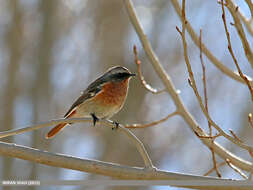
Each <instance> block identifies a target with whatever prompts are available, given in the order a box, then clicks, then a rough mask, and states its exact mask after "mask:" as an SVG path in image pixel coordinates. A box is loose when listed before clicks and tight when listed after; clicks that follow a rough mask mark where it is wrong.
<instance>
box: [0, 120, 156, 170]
mask: <svg viewBox="0 0 253 190" xmlns="http://www.w3.org/2000/svg"><path fill="white" fill-rule="evenodd" d="M81 122H88V123H92V122H93V120H92V119H91V118H71V119H57V120H52V121H48V122H43V123H40V124H37V125H33V126H30V127H25V128H21V129H16V130H10V131H6V132H0V138H4V137H8V136H13V135H18V134H22V133H25V132H29V131H33V130H37V129H41V128H43V127H48V126H52V125H57V124H60V123H81ZM97 124H98V125H103V126H107V127H110V128H114V127H115V124H114V123H113V122H112V121H110V120H106V119H100V120H99V121H98V122H97ZM117 130H119V131H120V132H122V133H124V134H126V135H127V136H128V137H129V139H131V141H132V142H133V144H134V145H135V146H136V148H137V149H138V151H139V153H140V154H141V156H142V158H143V161H144V164H145V167H147V168H153V169H155V168H154V166H153V164H152V161H151V159H150V158H149V155H148V153H147V151H146V149H145V147H144V145H143V144H142V142H141V141H140V140H139V139H138V138H137V137H136V136H135V135H134V134H133V133H132V132H131V131H130V130H129V129H126V128H125V127H124V126H123V125H121V124H119V126H118V129H117Z"/></svg>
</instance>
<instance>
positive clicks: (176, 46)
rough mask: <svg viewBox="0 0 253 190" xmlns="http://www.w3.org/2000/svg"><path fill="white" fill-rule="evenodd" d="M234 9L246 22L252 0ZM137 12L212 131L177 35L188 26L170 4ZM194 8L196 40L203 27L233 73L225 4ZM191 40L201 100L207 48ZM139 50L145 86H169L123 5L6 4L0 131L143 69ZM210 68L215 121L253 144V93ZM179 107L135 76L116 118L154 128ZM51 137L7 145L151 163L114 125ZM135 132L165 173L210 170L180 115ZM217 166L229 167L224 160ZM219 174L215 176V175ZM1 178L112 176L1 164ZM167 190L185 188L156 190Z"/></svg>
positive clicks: (50, 114)
mask: <svg viewBox="0 0 253 190" xmlns="http://www.w3.org/2000/svg"><path fill="white" fill-rule="evenodd" d="M236 3H238V5H239V7H240V9H241V10H242V11H243V12H244V13H245V15H247V16H249V15H250V14H249V10H248V8H247V6H246V4H245V3H244V1H236ZM134 6H135V8H136V11H137V14H138V16H139V19H140V21H141V24H142V26H143V27H144V30H145V32H146V34H147V36H148V39H149V40H150V42H151V44H152V47H153V49H154V51H155V52H156V53H157V55H158V57H159V59H160V61H161V63H162V65H163V66H164V68H165V69H166V71H167V72H168V74H169V75H170V76H171V78H172V81H173V82H174V84H175V86H176V88H177V89H178V90H180V91H181V94H180V96H181V98H182V99H183V101H184V103H185V105H186V107H187V108H188V109H189V111H190V112H191V114H192V115H193V116H194V117H195V119H196V120H197V121H198V122H199V124H200V126H201V127H202V128H203V129H205V130H206V131H207V130H208V127H207V122H206V120H205V118H204V116H203V114H202V113H201V110H200V109H199V105H198V103H197V101H196V97H195V96H194V94H193V91H192V89H191V88H190V87H189V85H188V82H187V79H188V73H187V72H186V66H185V63H184V57H183V48H182V42H181V38H180V35H179V34H178V33H177V31H176V28H175V27H176V26H179V27H181V23H180V20H179V18H178V16H177V14H176V12H175V10H174V8H173V6H172V4H171V2H170V1H169V0H148V1H146V0H135V1H134ZM186 7H187V10H186V15H187V18H188V20H189V22H190V23H191V24H192V26H193V28H194V29H195V30H196V32H197V33H198V34H199V30H200V29H201V28H202V30H203V36H202V39H203V42H204V43H205V44H206V45H207V47H208V48H209V49H210V50H211V51H212V52H213V54H214V55H215V56H216V57H217V58H218V59H219V60H221V61H222V62H223V63H224V64H225V65H226V66H227V67H229V68H230V69H232V70H235V66H234V64H233V62H232V59H231V57H230V55H229V52H228V50H227V41H226V38H225V32H224V27H223V23H222V19H221V7H220V5H219V4H218V3H217V1H201V0H192V1H187V4H186ZM227 19H228V21H227V22H228V23H230V22H232V20H231V16H230V14H229V12H227ZM228 27H229V30H230V34H231V39H232V46H233V49H234V51H235V54H236V56H237V59H238V61H239V64H240V66H241V68H242V70H243V71H244V72H245V74H248V75H249V76H251V77H252V76H253V75H252V72H251V68H250V65H249V63H248V62H247V60H246V58H245V55H244V51H243V48H242V45H241V42H240V39H239V38H238V36H237V32H236V30H235V28H234V27H233V26H231V25H229V26H228ZM246 33H247V32H246ZM247 37H248V39H249V42H250V44H251V42H252V37H251V36H250V35H249V34H248V33H247ZM187 42H188V48H189V57H190V61H191V64H192V67H193V70H194V73H195V77H196V80H197V82H198V87H199V91H200V93H201V94H203V93H202V92H203V88H202V81H201V77H202V70H201V65H200V60H199V49H198V48H197V47H196V46H195V44H194V43H193V42H192V40H191V39H190V37H189V36H188V35H187ZM134 44H136V45H137V48H138V50H139V55H140V59H141V61H142V70H143V75H144V76H145V78H146V80H147V81H148V82H149V83H150V84H151V85H152V86H153V87H156V88H158V89H162V88H163V85H162V83H161V81H160V80H159V78H158V77H157V75H156V73H155V72H154V71H153V68H152V66H151V64H150V63H149V60H148V59H147V57H146V55H145V53H144V52H143V49H142V47H141V45H140V42H139V40H138V38H137V35H136V33H135V31H134V29H133V26H132V25H131V23H130V21H129V19H128V15H127V12H126V10H125V8H124V4H123V1H119V0H107V1H103V0H96V1H88V0H53V1H52V0H11V1H10V0H0V89H1V90H0V107H1V109H0V121H1V127H0V131H5V130H10V129H16V128H20V127H24V126H29V125H31V124H34V123H38V122H42V121H48V120H51V119H56V118H61V117H63V115H64V114H65V112H66V111H67V110H68V109H69V107H70V106H71V104H72V103H73V101H74V100H75V99H76V98H77V97H78V96H79V95H80V92H81V91H83V90H84V89H85V88H86V87H87V86H88V84H89V83H90V82H92V81H93V80H94V79H95V78H97V77H98V76H99V75H101V74H102V73H103V72H104V71H105V70H107V69H108V68H109V67H111V66H115V65H122V66H125V67H127V68H129V69H130V70H131V71H132V72H137V70H136V66H135V64H134V57H133V52H132V48H133V45H134ZM204 62H205V64H206V70H207V73H206V74H207V90H208V97H209V112H210V114H211V116H212V117H213V119H214V120H215V121H216V122H217V123H218V124H219V125H220V126H221V127H222V128H223V129H224V130H225V131H227V132H228V129H233V131H234V132H235V133H236V134H237V135H238V136H240V137H241V138H242V139H244V140H245V142H246V143H248V144H251V145H253V139H252V138H251V137H252V135H253V129H252V128H250V126H249V125H248V122H247V114H248V113H249V112H250V111H253V110H252V102H251V101H250V96H249V91H248V89H247V87H246V86H245V85H242V84H240V83H238V82H236V81H234V80H232V79H230V78H229V77H227V76H225V75H224V74H222V73H221V72H220V71H219V70H217V69H216V68H215V67H214V66H213V65H212V63H210V62H209V61H208V60H207V59H206V57H205V56H204ZM174 110H175V106H174V104H173V102H172V100H171V98H170V97H169V95H168V94H167V93H163V94H159V95H153V94H151V93H149V92H147V91H146V90H145V89H144V88H143V86H142V85H141V83H140V81H139V80H138V79H137V78H135V79H132V80H131V82H130V90H129V95H128V98H127V101H126V104H125V106H124V108H123V109H122V110H121V111H120V112H119V113H118V114H117V115H116V116H115V117H113V119H114V120H116V121H118V122H120V123H122V124H126V123H128V124H131V123H148V122H151V121H154V120H158V119H161V118H163V117H165V116H166V115H167V114H169V113H171V112H173V111H174ZM48 130H49V128H44V129H41V130H37V131H34V132H28V133H25V134H21V135H17V136H14V137H11V138H5V139H3V140H4V141H6V142H14V143H17V144H21V145H25V146H29V147H34V148H37V149H41V150H46V151H50V152H55V153H62V154H68V155H72V156H76V157H80V158H89V159H97V160H102V161H106V162H115V163H119V164H123V165H129V166H139V167H142V166H143V161H142V158H141V157H140V155H139V153H138V152H137V150H136V148H135V147H134V146H133V145H132V144H131V142H129V139H128V138H127V137H126V136H123V135H121V134H120V133H118V132H115V131H112V130H110V129H109V128H107V127H96V128H94V127H90V126H89V124H75V125H73V126H72V127H71V128H70V127H69V128H65V130H63V131H62V132H61V133H59V135H57V136H56V137H55V138H53V139H52V140H46V139H45V138H44V136H45V133H46V132H47V131H48ZM133 132H134V133H135V134H136V136H137V137H138V138H139V139H140V140H141V141H142V142H143V143H144V145H145V147H146V149H147V151H148V153H149V154H150V157H151V159H152V160H153V163H154V165H155V166H156V167H157V168H159V169H163V170H168V171H171V172H180V173H188V174H194V175H203V174H204V173H205V172H206V171H208V170H209V169H210V168H212V157H211V153H210V151H209V149H208V148H207V147H206V146H204V145H203V144H202V143H201V142H200V140H199V139H198V138H197V137H196V136H195V135H194V133H193V132H192V131H191V130H190V128H189V127H188V126H187V124H186V123H185V122H184V121H183V120H182V119H181V118H180V117H178V116H175V117H173V118H171V119H169V120H168V121H167V122H164V123H162V124H159V125H158V126H155V127H151V128H146V129H138V130H137V129H136V130H133ZM217 141H218V142H220V143H221V144H222V145H223V146H224V147H226V148H228V149H229V150H230V151H232V152H234V153H236V154H238V155H239V156H240V157H242V158H244V159H247V160H249V157H248V154H247V152H244V151H241V150H240V149H238V148H237V147H235V146H233V145H231V143H229V142H227V141H224V140H223V139H222V138H221V139H218V140H217ZM217 161H218V162H221V161H222V160H220V159H219V158H218V157H217ZM220 172H221V174H222V176H223V177H226V178H235V179H241V177H240V176H239V175H238V174H236V173H235V172H234V171H233V170H231V169H230V168H229V167H227V166H224V167H222V168H220ZM211 175H213V176H215V173H212V174H211ZM0 179H5V180H8V179H17V180H40V179H43V180H46V179H56V180H57V179H66V180H71V179H73V180H80V179H108V178H107V177H103V176H97V175H93V174H87V173H83V172H78V171H72V170H67V169H60V168H54V167H49V166H45V165H40V164H35V163H31V162H27V161H24V160H19V159H14V158H7V157H0ZM30 188H31V189H34V190H37V189H38V190H40V189H43V187H30ZM131 188H132V189H144V187H135V188H133V187H131ZM165 188H166V189H177V188H170V187H169V188H168V187H149V189H165ZM6 189H15V188H14V187H10V188H6ZM19 189H22V188H19ZM23 189H28V187H24V188H23ZM47 189H54V187H48V188H47ZM61 189H79V188H78V187H61ZM80 189H83V188H82V187H80ZM90 189H94V190H96V189H119V188H118V187H114V188H105V187H104V188H103V187H93V188H90ZM120 189H128V188H127V187H121V188H120ZM145 189H147V188H146V187H145Z"/></svg>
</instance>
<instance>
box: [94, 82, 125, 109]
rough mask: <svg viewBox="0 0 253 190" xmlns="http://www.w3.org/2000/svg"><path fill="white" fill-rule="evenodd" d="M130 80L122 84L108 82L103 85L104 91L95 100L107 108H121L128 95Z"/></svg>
mask: <svg viewBox="0 0 253 190" xmlns="http://www.w3.org/2000/svg"><path fill="white" fill-rule="evenodd" d="M128 81H129V79H126V80H123V81H122V82H108V83H106V84H104V85H103V88H102V90H101V91H100V92H99V93H98V94H97V96H96V97H95V98H94V99H96V101H100V102H101V103H102V104H104V105H105V106H107V105H108V106H116V105H117V106H119V107H120V106H121V105H122V104H123V103H124V101H125V97H126V95H127V90H128Z"/></svg>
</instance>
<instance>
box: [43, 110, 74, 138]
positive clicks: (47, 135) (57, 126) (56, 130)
mask: <svg viewBox="0 0 253 190" xmlns="http://www.w3.org/2000/svg"><path fill="white" fill-rule="evenodd" d="M75 113H76V109H74V110H72V111H71V112H70V113H69V114H68V115H67V116H66V117H65V118H71V117H73V116H74V115H75ZM66 125H68V123H60V124H58V125H56V126H55V127H54V128H53V129H51V130H50V131H49V132H48V133H47V134H46V139H49V138H52V137H54V136H55V135H56V134H57V133H58V132H59V131H60V130H62V129H63V128H64V127H65V126H66Z"/></svg>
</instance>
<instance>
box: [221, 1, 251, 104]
mask: <svg viewBox="0 0 253 190" xmlns="http://www.w3.org/2000/svg"><path fill="white" fill-rule="evenodd" d="M226 2H227V4H228V1H226ZM227 7H228V8H229V6H227ZM221 8H222V20H223V24H224V28H225V32H226V36H227V41H228V50H229V53H230V54H231V56H232V58H233V60H234V63H235V66H236V68H237V70H238V73H239V75H240V76H241V78H242V79H243V80H244V81H245V83H246V84H247V86H248V88H249V91H250V93H251V99H252V102H253V89H252V87H251V85H250V81H249V80H248V78H247V77H246V76H245V75H244V74H243V73H242V71H241V69H240V67H239V64H238V62H237V59H236V58H235V55H234V52H233V49H232V45H231V40H230V34H229V32H228V27H227V23H226V15H225V9H224V2H223V0H221ZM230 9H232V8H231V7H230V8H229V10H230ZM230 12H231V11H230ZM232 12H233V11H232ZM232 12H231V14H232ZM233 14H235V13H233ZM233 17H234V16H233ZM234 19H235V18H234ZM235 22H237V23H238V22H239V21H237V20H235ZM238 33H239V32H238ZM245 48H246V50H245V54H246V55H248V54H249V53H250V52H251V51H250V50H248V48H247V47H245ZM252 64H253V54H252Z"/></svg>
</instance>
